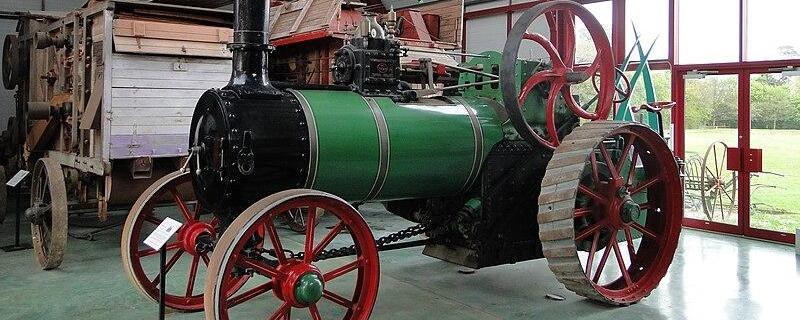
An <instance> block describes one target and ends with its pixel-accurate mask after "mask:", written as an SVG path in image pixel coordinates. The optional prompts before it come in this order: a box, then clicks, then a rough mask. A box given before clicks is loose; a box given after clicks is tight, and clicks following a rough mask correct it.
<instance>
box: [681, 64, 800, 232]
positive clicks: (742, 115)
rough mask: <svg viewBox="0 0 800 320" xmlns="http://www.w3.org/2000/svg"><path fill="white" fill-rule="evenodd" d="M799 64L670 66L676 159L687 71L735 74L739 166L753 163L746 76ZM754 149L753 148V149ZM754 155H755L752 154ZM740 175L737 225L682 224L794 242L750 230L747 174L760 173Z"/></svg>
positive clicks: (751, 168)
mask: <svg viewBox="0 0 800 320" xmlns="http://www.w3.org/2000/svg"><path fill="white" fill-rule="evenodd" d="M793 64H795V65H797V64H800V60H778V61H754V62H753V61H741V62H731V63H710V64H695V65H676V66H675V67H673V80H672V88H673V99H675V101H676V102H677V104H678V108H676V109H674V110H675V111H674V113H673V117H674V124H675V148H676V149H675V150H676V153H677V154H678V155H679V156H680V157H684V158H685V155H686V151H685V148H686V131H685V123H684V119H685V118H684V117H685V110H684V108H685V105H686V101H685V92H684V91H685V79H684V75H686V73H687V72H689V71H694V70H700V71H712V72H715V74H718V75H733V74H735V75H737V76H738V80H739V86H738V90H739V92H738V99H739V102H738V109H739V110H738V112H739V117H738V136H739V138H738V149H739V155H738V156H739V157H738V159H737V160H738V161H739V163H745V162H749V161H750V159H753V160H756V159H755V158H753V157H755V155H754V156H750V155H751V154H755V153H754V152H753V150H754V149H752V147H751V145H750V116H751V115H750V76H751V75H753V74H758V73H769V72H772V71H770V69H773V68H780V67H785V66H787V65H793ZM756 150H757V149H756ZM756 153H757V152H756ZM740 167H741V168H739V169H740V170H741V171H740V172H741V173H742V174H739V175H738V179H739V181H738V185H739V188H738V190H737V192H738V193H737V197H738V199H737V201H738V202H737V206H738V208H739V210H738V215H737V225H729V224H722V223H718V222H710V221H704V220H697V219H690V218H684V225H685V226H687V227H691V228H697V229H702V230H709V231H714V232H721V233H729V234H735V235H740V236H744V237H751V238H757V239H763V240H769V241H776V242H781V243H788V244H791V243H794V234H792V233H787V232H778V231H773V230H763V229H757V228H753V227H752V226H751V225H750V192H751V188H750V173H751V172H757V171H760V169H761V168H758V166H746V165H745V166H740Z"/></svg>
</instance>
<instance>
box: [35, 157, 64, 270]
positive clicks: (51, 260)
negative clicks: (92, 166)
mask: <svg viewBox="0 0 800 320" xmlns="http://www.w3.org/2000/svg"><path fill="white" fill-rule="evenodd" d="M32 179H33V182H32V183H31V202H30V204H31V207H33V206H38V205H41V204H44V205H49V206H50V210H48V213H47V214H46V216H45V217H44V218H43V219H42V221H43V223H42V224H41V225H36V224H33V223H32V224H31V238H32V242H33V248H34V251H35V253H36V258H37V261H38V262H39V266H40V267H41V268H42V269H44V270H50V269H54V268H57V267H58V266H59V265H61V262H62V261H63V260H64V250H65V249H66V245H67V232H68V230H67V225H68V224H67V190H66V186H65V185H64V174H63V171H62V170H61V164H59V163H58V162H56V161H54V160H52V159H47V158H44V159H39V161H37V162H36V165H35V166H34V169H33V178H32Z"/></svg>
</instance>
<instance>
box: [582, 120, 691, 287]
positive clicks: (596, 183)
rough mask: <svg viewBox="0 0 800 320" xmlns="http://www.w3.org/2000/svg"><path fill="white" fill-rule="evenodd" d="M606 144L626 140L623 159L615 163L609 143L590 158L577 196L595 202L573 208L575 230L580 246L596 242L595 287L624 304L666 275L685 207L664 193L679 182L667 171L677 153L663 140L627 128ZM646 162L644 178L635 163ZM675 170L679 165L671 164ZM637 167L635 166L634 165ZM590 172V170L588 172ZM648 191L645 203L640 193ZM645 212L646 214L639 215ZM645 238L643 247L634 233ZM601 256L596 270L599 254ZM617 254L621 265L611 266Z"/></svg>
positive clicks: (590, 274)
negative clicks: (641, 217)
mask: <svg viewBox="0 0 800 320" xmlns="http://www.w3.org/2000/svg"><path fill="white" fill-rule="evenodd" d="M605 138H606V139H604V140H609V139H615V140H619V141H624V143H625V144H624V147H623V149H622V150H623V151H622V153H621V154H622V155H624V156H623V157H622V158H621V159H615V157H612V156H611V154H610V152H609V151H608V150H607V149H606V147H605V144H603V143H601V144H599V146H598V149H599V153H598V152H595V153H593V154H591V155H590V157H589V163H591V165H590V166H587V169H585V170H589V171H590V173H589V174H585V175H586V177H587V178H585V181H582V182H581V184H580V186H579V188H578V192H579V193H581V194H583V195H584V196H586V197H588V198H589V199H591V200H592V201H591V202H590V203H591V204H579V205H578V206H577V207H576V209H575V210H574V216H575V225H576V226H583V227H582V228H581V229H579V230H577V231H576V234H575V241H576V244H577V245H578V247H582V243H584V242H585V241H586V240H588V239H591V246H590V249H589V251H588V257H587V259H586V261H585V262H583V261H582V264H583V269H584V273H585V274H586V277H587V278H588V279H589V280H590V281H591V282H592V285H593V286H594V288H595V289H596V290H597V291H598V292H599V293H600V294H602V295H603V296H605V297H606V298H609V299H611V300H613V301H616V302H620V303H625V302H628V303H629V302H631V301H638V300H640V299H642V298H643V297H645V296H646V295H647V294H649V293H650V292H651V291H652V290H653V289H654V288H655V287H656V286H658V283H659V281H660V280H661V279H662V278H663V277H664V275H665V274H666V272H667V269H668V268H669V265H670V263H671V262H672V257H673V255H674V254H675V250H676V248H677V243H678V237H679V235H680V227H681V217H682V212H683V211H682V208H683V203H682V200H681V198H680V197H669V196H668V192H666V191H665V190H677V189H679V188H680V181H679V180H678V179H676V178H670V177H669V176H668V175H669V172H663V170H664V168H668V167H669V166H668V165H667V164H666V163H665V161H673V160H672V157H673V155H672V152H671V151H670V150H669V149H668V148H666V147H659V146H662V145H663V141H661V140H660V139H659V137H658V136H656V135H653V134H652V133H651V132H644V133H643V130H642V131H637V130H625V131H622V132H616V133H613V134H612V135H611V136H609V137H605ZM635 163H641V164H642V165H643V168H644V170H645V172H644V176H643V177H640V174H637V170H636V169H631V168H632V167H633V166H632V164H635ZM672 166H674V164H673V165H672ZM634 168H635V167H634ZM584 172H585V173H586V171H584ZM643 191H646V192H647V196H646V198H645V199H646V200H643V199H640V200H638V201H637V200H636V199H639V198H638V197H637V195H639V194H640V193H641V192H643ZM631 206H633V207H635V208H636V209H635V210H633V211H635V212H642V211H646V212H647V216H646V217H647V219H646V222H644V223H643V224H642V223H640V222H639V221H637V220H636V216H635V215H634V214H632V213H631V211H627V210H626V208H630V207H631ZM640 210H641V211H640ZM639 234H640V235H641V236H642V240H641V243H640V244H639V246H638V248H636V245H635V244H634V235H639ZM620 235H624V237H625V240H626V241H625V242H626V244H627V245H626V250H627V253H628V254H627V256H628V259H627V261H625V260H626V259H624V258H623V253H622V251H623V249H621V248H620V247H619V245H618V240H617V237H618V236H620ZM603 248H604V249H605V250H603V252H602V256H601V257H600V258H599V259H600V260H599V263H598V264H597V265H596V266H595V265H594V261H595V260H596V258H597V256H596V254H597V253H599V251H600V250H601V249H603ZM612 252H613V253H614V256H615V259H614V260H616V267H610V269H611V271H613V272H610V273H605V271H609V268H607V267H606V263H607V261H608V259H609V256H610V254H611V253H612ZM603 281H605V282H603Z"/></svg>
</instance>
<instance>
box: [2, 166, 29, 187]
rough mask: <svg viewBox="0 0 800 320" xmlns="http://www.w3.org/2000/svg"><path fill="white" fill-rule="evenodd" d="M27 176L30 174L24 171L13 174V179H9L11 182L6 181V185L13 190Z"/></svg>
mask: <svg viewBox="0 0 800 320" xmlns="http://www.w3.org/2000/svg"><path fill="white" fill-rule="evenodd" d="M29 174H30V171H26V170H20V171H17V174H15V175H14V176H13V177H11V180H8V182H6V185H7V186H9V187H12V188H14V187H16V186H17V185H18V184H19V183H20V182H22V180H23V179H25V177H27V176H28V175H29Z"/></svg>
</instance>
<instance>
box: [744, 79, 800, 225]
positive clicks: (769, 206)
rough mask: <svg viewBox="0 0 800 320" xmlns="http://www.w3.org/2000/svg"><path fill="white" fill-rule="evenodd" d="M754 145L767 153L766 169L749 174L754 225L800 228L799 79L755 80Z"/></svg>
mask: <svg viewBox="0 0 800 320" xmlns="http://www.w3.org/2000/svg"><path fill="white" fill-rule="evenodd" d="M750 117H751V128H752V129H751V130H750V146H751V147H752V148H757V149H762V150H763V151H762V166H763V168H762V170H763V172H753V173H751V174H750V226H751V227H753V228H758V229H766V230H772V231H779V232H786V233H794V232H795V230H797V229H800V208H798V206H797V203H798V202H797V199H800V167H798V166H797V164H798V163H800V144H797V141H800V77H783V76H781V74H779V73H778V74H757V75H752V76H751V77H750Z"/></svg>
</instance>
